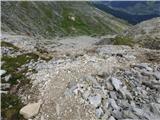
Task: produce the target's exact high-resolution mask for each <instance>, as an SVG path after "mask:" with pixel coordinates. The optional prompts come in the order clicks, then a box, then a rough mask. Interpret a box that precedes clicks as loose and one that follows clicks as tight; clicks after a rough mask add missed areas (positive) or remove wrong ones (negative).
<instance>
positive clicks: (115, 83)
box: [111, 77, 122, 91]
mask: <svg viewBox="0 0 160 120" xmlns="http://www.w3.org/2000/svg"><path fill="white" fill-rule="evenodd" d="M111 81H112V85H113V86H114V88H115V89H116V90H117V91H118V90H119V89H120V88H121V85H122V82H121V81H120V80H118V79H117V78H114V77H112V78H111Z"/></svg>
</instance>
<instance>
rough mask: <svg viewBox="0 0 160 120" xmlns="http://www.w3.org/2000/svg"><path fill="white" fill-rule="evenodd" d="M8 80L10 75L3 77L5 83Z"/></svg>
mask: <svg viewBox="0 0 160 120" xmlns="http://www.w3.org/2000/svg"><path fill="white" fill-rule="evenodd" d="M10 78H11V75H10V74H9V75H7V76H5V78H4V79H5V81H6V82H8V81H9V79H10Z"/></svg>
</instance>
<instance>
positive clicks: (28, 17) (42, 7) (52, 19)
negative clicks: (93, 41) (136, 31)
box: [1, 1, 129, 38]
mask: <svg viewBox="0 0 160 120" xmlns="http://www.w3.org/2000/svg"><path fill="white" fill-rule="evenodd" d="M1 13H2V17H1V18H2V31H13V32H15V33H19V34H21V33H22V34H23V33H25V34H27V35H36V36H37V35H40V36H43V37H47V38H49V37H55V36H70V35H71V36H74V35H105V34H114V33H119V32H121V31H123V30H124V29H126V28H127V27H128V25H129V24H128V23H127V22H125V21H123V20H120V19H118V18H116V17H114V16H112V15H110V14H107V13H105V12H103V11H101V10H99V9H97V8H95V6H93V5H92V4H90V3H89V2H82V1H81V2H60V1H59V2H55V1H54V2H53V1H48V2H47V1H45V2H33V1H29V2H26V1H25V2H24V1H21V2H4V1H3V2H2V11H1Z"/></svg>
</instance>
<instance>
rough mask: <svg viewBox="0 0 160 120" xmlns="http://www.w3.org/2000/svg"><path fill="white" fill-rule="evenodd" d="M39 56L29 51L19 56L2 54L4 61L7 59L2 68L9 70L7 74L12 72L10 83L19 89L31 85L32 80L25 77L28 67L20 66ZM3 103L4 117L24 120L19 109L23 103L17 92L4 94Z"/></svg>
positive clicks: (8, 119) (11, 119)
mask: <svg viewBox="0 0 160 120" xmlns="http://www.w3.org/2000/svg"><path fill="white" fill-rule="evenodd" d="M38 58H39V56H37V55H35V54H33V53H27V54H23V55H19V56H17V57H10V56H2V61H5V63H4V64H3V65H2V69H4V70H6V71H7V73H6V74H11V78H10V79H9V81H8V83H10V84H11V86H13V85H18V88H17V89H19V88H20V87H22V86H26V85H29V83H30V80H29V79H27V78H26V77H25V73H26V72H27V70H28V68H24V69H20V70H19V69H18V68H20V67H21V66H22V65H24V64H26V63H29V62H30V61H31V60H32V59H33V60H34V61H37V59H38ZM6 74H5V75H6ZM18 81H19V82H20V83H19V82H18ZM4 82H5V80H4V78H2V83H4ZM1 104H2V106H1V109H2V116H3V117H4V118H6V119H7V120H23V118H22V116H20V115H19V110H20V109H21V107H22V106H23V104H22V103H21V101H20V99H19V97H18V96H17V95H16V93H12V94H10V93H9V94H2V103H1Z"/></svg>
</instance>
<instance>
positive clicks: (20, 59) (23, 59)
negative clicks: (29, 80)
mask: <svg viewBox="0 0 160 120" xmlns="http://www.w3.org/2000/svg"><path fill="white" fill-rule="evenodd" d="M32 59H34V60H35V61H37V59H38V55H35V54H33V53H27V54H23V55H19V56H17V57H10V56H3V57H2V61H5V63H4V64H3V65H2V69H4V70H6V71H7V73H6V74H11V76H12V77H11V78H10V80H9V82H10V83H11V84H17V80H25V79H26V78H25V76H24V74H23V73H25V72H26V71H27V69H24V70H21V71H19V70H18V68H20V67H21V66H22V65H24V64H26V63H29V62H30V60H32ZM2 82H4V81H3V80H2Z"/></svg>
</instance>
